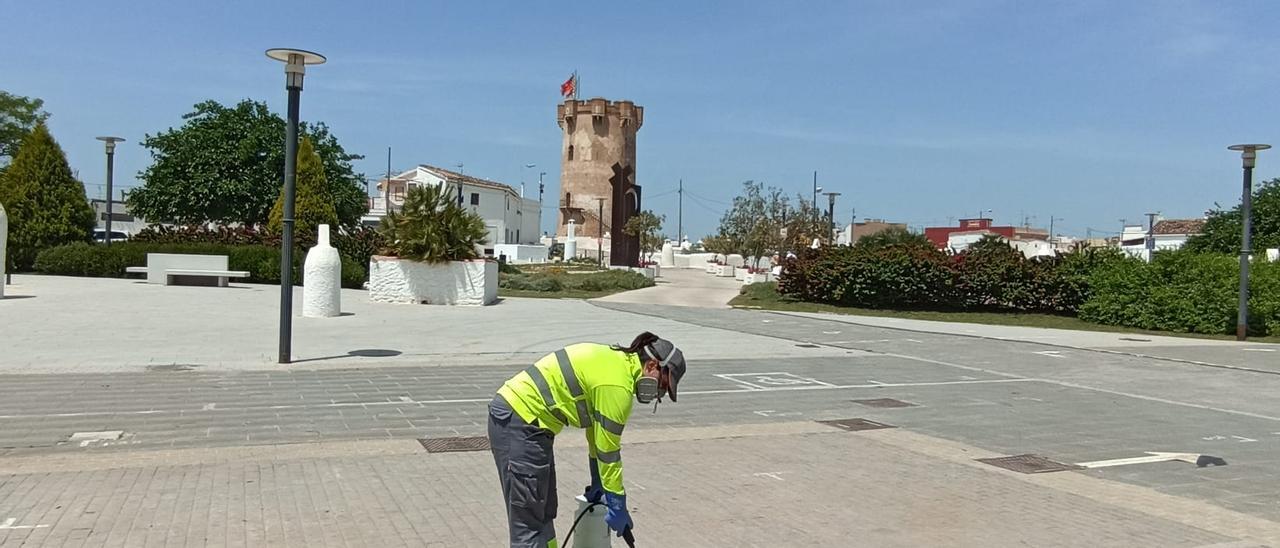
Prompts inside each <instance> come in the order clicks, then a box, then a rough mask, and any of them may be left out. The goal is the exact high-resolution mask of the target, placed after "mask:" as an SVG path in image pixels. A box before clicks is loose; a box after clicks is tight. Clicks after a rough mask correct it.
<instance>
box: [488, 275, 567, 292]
mask: <svg viewBox="0 0 1280 548" xmlns="http://www.w3.org/2000/svg"><path fill="white" fill-rule="evenodd" d="M498 287H501V288H505V289H515V290H520V291H543V292H550V291H563V290H564V284H563V283H561V282H560V280H559V279H558V278H556V277H554V276H550V275H544V274H530V275H525V274H511V275H501V276H499V278H498Z"/></svg>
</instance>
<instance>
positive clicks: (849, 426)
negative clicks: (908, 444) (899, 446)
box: [818, 419, 897, 432]
mask: <svg viewBox="0 0 1280 548" xmlns="http://www.w3.org/2000/svg"><path fill="white" fill-rule="evenodd" d="M818 422H819V423H822V424H825V425H827V426H834V427H836V428H839V429H841V430H847V431H849V432H858V431H861V430H880V429H882V428H897V427H896V426H894V425H892V424H884V423H879V422H876V421H869V420H867V419H836V420H830V421H818Z"/></svg>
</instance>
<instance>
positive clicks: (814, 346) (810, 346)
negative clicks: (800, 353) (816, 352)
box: [796, 343, 822, 348]
mask: <svg viewBox="0 0 1280 548" xmlns="http://www.w3.org/2000/svg"><path fill="white" fill-rule="evenodd" d="M796 346H797V347H799V348H822V347H821V346H818V345H816V344H809V343H805V344H797V345H796Z"/></svg>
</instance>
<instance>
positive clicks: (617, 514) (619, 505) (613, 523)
mask: <svg viewBox="0 0 1280 548" xmlns="http://www.w3.org/2000/svg"><path fill="white" fill-rule="evenodd" d="M604 500H605V506H608V507H609V510H608V511H607V512H605V514H604V522H605V523H608V524H609V528H610V529H613V530H614V531H617V533H618V536H622V532H623V531H626V530H627V529H630V528H631V526H632V523H631V514H629V513H627V496H626V495H615V494H613V493H610V492H607V491H606V492H605V494H604Z"/></svg>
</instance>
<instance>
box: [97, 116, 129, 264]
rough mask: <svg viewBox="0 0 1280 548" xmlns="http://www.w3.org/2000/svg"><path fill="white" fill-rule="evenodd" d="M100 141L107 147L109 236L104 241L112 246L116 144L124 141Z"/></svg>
mask: <svg viewBox="0 0 1280 548" xmlns="http://www.w3.org/2000/svg"><path fill="white" fill-rule="evenodd" d="M98 140H99V141H102V142H103V143H104V144H105V145H107V234H106V240H105V241H104V243H105V244H106V245H108V246H110V245H111V209H112V208H111V201H112V199H111V198H112V196H111V193H112V190H111V181H112V176H113V174H114V172H115V169H116V143H119V142H121V141H124V139H122V138H120V137H98Z"/></svg>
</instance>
